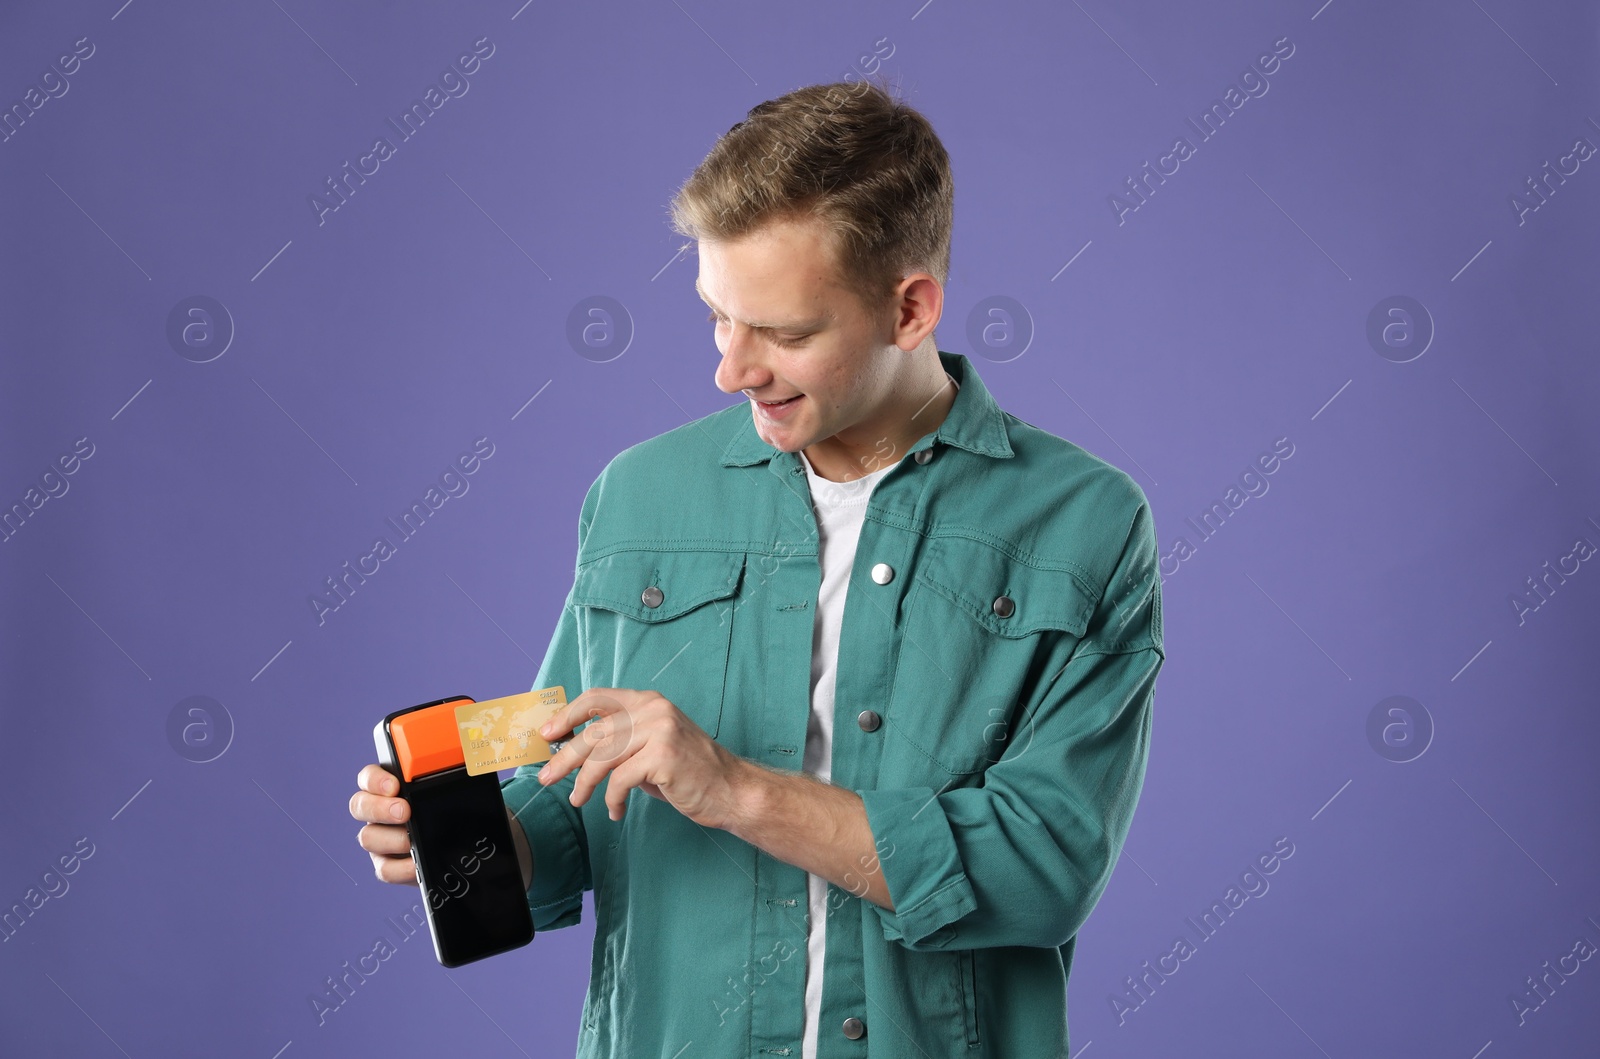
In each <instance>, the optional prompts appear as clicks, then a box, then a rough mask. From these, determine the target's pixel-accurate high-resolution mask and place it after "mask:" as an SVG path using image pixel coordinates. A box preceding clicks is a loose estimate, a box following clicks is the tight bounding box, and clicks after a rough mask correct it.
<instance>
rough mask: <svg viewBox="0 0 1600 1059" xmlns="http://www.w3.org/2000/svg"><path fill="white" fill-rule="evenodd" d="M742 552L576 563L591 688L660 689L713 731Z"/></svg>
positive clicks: (634, 555) (631, 554)
mask: <svg viewBox="0 0 1600 1059" xmlns="http://www.w3.org/2000/svg"><path fill="white" fill-rule="evenodd" d="M744 559H745V557H744V553H743V552H668V551H646V550H626V551H617V552H612V553H610V554H609V555H603V556H601V557H599V558H597V559H593V560H590V561H589V562H587V563H585V564H584V565H583V566H581V567H580V568H579V569H578V572H577V576H576V578H575V581H574V585H573V598H572V602H573V603H574V604H575V605H576V606H578V607H579V608H580V609H579V611H578V622H579V642H580V644H581V649H580V654H581V657H582V666H581V668H582V671H583V681H584V685H583V686H584V689H588V688H592V687H610V688H633V689H637V690H647V691H657V692H660V693H661V694H662V695H664V696H666V698H667V699H669V700H670V701H671V702H672V704H673V705H674V706H676V707H677V708H678V709H679V710H681V711H683V713H684V714H685V715H686V716H687V717H689V719H690V720H692V721H694V722H695V723H696V724H698V725H699V726H700V727H701V728H702V729H704V730H705V732H706V734H707V735H709V736H711V737H712V738H715V737H716V735H717V729H718V728H719V727H720V725H721V721H722V694H723V684H724V681H725V680H726V677H727V672H728V650H729V645H730V642H731V637H732V630H733V610H734V603H733V602H732V597H733V596H735V595H737V593H738V591H739V584H740V581H741V580H742V577H743V573H744Z"/></svg>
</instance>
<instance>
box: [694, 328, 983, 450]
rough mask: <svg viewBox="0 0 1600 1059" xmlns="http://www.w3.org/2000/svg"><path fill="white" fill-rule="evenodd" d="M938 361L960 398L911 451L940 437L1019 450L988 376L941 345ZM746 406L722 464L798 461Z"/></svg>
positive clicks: (957, 442) (975, 447) (969, 446)
mask: <svg viewBox="0 0 1600 1059" xmlns="http://www.w3.org/2000/svg"><path fill="white" fill-rule="evenodd" d="M939 361H940V363H942V364H943V365H944V370H945V371H947V372H949V373H950V375H951V377H952V378H954V379H955V380H956V382H957V383H958V384H960V387H961V388H960V389H959V390H958V391H957V392H956V399H955V402H954V403H953V404H951V406H950V411H949V412H947V413H946V414H945V417H944V422H942V423H940V424H939V426H938V428H937V429H935V430H932V431H930V432H929V433H927V434H924V435H923V436H922V437H921V438H919V439H917V442H916V443H915V444H914V445H912V446H911V447H910V448H909V449H907V450H906V452H907V453H908V454H909V453H912V452H918V451H920V450H922V449H926V448H931V447H932V446H933V444H934V443H935V442H943V443H944V444H946V445H955V446H957V447H958V448H963V449H966V450H967V451H968V452H974V453H977V454H978V455H979V456H994V457H996V458H999V459H1006V458H1009V457H1011V456H1013V455H1015V453H1014V452H1013V451H1012V448H1011V440H1010V438H1009V437H1008V436H1007V434H1006V421H1005V413H1004V412H1002V411H1001V410H1000V406H999V405H997V404H996V403H995V400H994V397H993V396H991V395H990V393H989V390H988V388H987V387H985V386H984V385H983V380H982V379H980V378H978V372H977V371H976V369H974V368H973V366H972V362H971V361H970V360H968V359H967V358H966V357H965V356H963V355H962V354H960V353H946V352H945V351H944V350H942V349H941V350H939ZM745 405H746V407H745V409H744V415H743V416H741V417H740V419H739V427H738V429H737V430H735V431H734V435H733V437H732V439H730V440H729V442H728V444H727V445H726V446H724V447H723V450H722V465H723V466H724V467H748V466H750V465H751V464H755V463H762V462H764V461H766V460H770V459H772V458H773V457H775V456H780V455H781V456H784V457H786V458H787V459H788V460H792V461H794V462H795V463H796V464H798V462H799V457H797V456H796V455H795V454H794V453H784V452H781V450H779V449H778V448H776V447H775V446H773V445H769V444H768V443H767V442H765V441H762V440H761V435H760V434H758V433H756V426H755V422H754V420H753V419H752V416H753V415H754V413H753V411H752V410H751V409H750V408H749V407H748V405H749V401H748V400H746V402H745ZM734 407H738V406H737V405H736V406H734Z"/></svg>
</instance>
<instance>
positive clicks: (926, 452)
mask: <svg viewBox="0 0 1600 1059" xmlns="http://www.w3.org/2000/svg"><path fill="white" fill-rule="evenodd" d="M911 458H912V459H914V460H916V461H917V462H918V463H927V462H928V461H929V460H931V459H933V450H932V449H923V450H922V451H921V452H919V453H917V454H916V455H914V456H912V457H911Z"/></svg>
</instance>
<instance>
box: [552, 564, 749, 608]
mask: <svg viewBox="0 0 1600 1059" xmlns="http://www.w3.org/2000/svg"><path fill="white" fill-rule="evenodd" d="M743 570H744V553H743V552H659V551H619V552H612V553H611V554H610V555H603V556H601V557H600V558H598V559H593V560H591V561H589V562H588V563H586V564H585V565H584V566H582V567H581V568H579V570H578V573H577V577H576V580H575V583H574V585H573V594H572V601H573V602H574V603H576V604H579V605H582V606H589V607H604V608H605V609H607V610H614V611H616V612H617V613H619V614H625V615H627V616H628V617H630V618H637V619H638V620H639V621H668V620H670V619H672V618H676V617H678V616H679V615H682V614H686V613H688V612H689V611H691V610H693V609H694V608H696V607H698V606H700V605H701V604H704V603H709V602H711V601H712V600H714V599H726V598H728V597H729V596H731V595H733V594H734V593H735V592H737V591H738V590H739V575H740V574H741V573H742V572H743ZM651 588H654V589H656V590H657V591H658V592H659V593H660V595H659V597H657V596H656V595H655V593H651V594H650V596H649V597H648V598H652V599H657V600H658V601H657V603H656V605H655V606H653V607H652V606H650V605H649V604H648V603H647V602H646V599H647V597H646V592H647V590H649V589H651Z"/></svg>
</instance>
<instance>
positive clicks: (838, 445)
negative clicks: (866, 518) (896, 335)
mask: <svg viewBox="0 0 1600 1059" xmlns="http://www.w3.org/2000/svg"><path fill="white" fill-rule="evenodd" d="M930 367H931V369H932V371H931V372H930V373H929V374H928V375H927V376H925V377H923V378H922V379H921V380H919V382H918V383H916V384H914V385H913V386H910V387H907V388H906V393H907V399H906V400H905V401H903V402H897V407H895V408H893V409H891V410H890V411H889V412H888V415H887V419H886V422H888V423H890V424H891V425H898V426H899V429H898V430H885V431H884V432H883V434H882V436H881V437H880V438H878V439H875V440H873V441H872V442H869V443H868V444H867V445H866V446H865V447H864V448H861V449H860V451H852V449H851V446H847V445H846V444H845V443H844V442H842V441H841V440H840V439H839V436H838V435H837V434H835V435H834V436H832V437H829V438H824V439H822V440H821V441H819V442H817V443H816V444H813V445H810V446H807V447H806V449H805V455H806V459H807V460H809V461H810V463H811V467H812V469H813V470H814V471H816V473H817V475H818V477H821V478H825V479H827V480H828V481H830V482H851V481H855V480H856V479H857V478H864V477H865V476H867V475H869V474H872V473H873V472H874V471H881V470H883V469H884V468H885V467H887V466H889V465H890V464H891V463H894V462H896V461H898V460H899V459H900V458H901V457H902V456H904V455H905V453H906V450H907V449H909V448H910V447H911V446H912V445H914V444H915V443H916V442H917V440H918V439H919V438H921V437H922V436H923V435H924V434H928V433H931V432H932V431H934V430H937V429H938V427H939V425H940V424H941V423H943V422H944V418H945V416H946V415H948V414H949V412H950V407H951V405H953V404H955V399H956V391H957V390H958V389H959V388H960V387H959V386H958V385H957V383H956V381H955V379H954V378H953V377H951V376H950V374H949V373H948V372H946V371H945V370H944V364H943V362H942V361H940V360H939V359H938V358H937V356H935V358H934V360H933V363H932V365H931V366H930Z"/></svg>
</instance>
